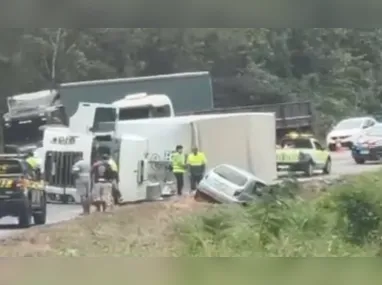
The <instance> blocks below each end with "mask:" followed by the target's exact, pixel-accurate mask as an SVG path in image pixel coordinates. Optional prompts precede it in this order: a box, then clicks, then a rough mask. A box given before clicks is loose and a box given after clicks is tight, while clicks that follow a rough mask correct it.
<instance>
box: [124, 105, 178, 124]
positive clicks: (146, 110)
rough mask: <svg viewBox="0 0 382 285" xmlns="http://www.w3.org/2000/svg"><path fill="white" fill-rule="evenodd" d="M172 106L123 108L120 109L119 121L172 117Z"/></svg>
mask: <svg viewBox="0 0 382 285" xmlns="http://www.w3.org/2000/svg"><path fill="white" fill-rule="evenodd" d="M170 110H171V109H170V106H167V105H166V106H161V107H135V108H121V109H119V120H120V121H127V120H138V119H147V118H163V117H170V116H171V111H170Z"/></svg>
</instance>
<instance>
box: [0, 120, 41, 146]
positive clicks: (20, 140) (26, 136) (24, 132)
mask: <svg viewBox="0 0 382 285" xmlns="http://www.w3.org/2000/svg"><path fill="white" fill-rule="evenodd" d="M42 125H45V121H43V120H42V118H38V119H32V120H23V121H20V120H12V121H11V122H7V123H5V125H4V143H5V144H16V145H21V144H26V143H36V142H38V141H40V140H42V135H43V133H42V131H41V130H39V128H40V127H41V126H42Z"/></svg>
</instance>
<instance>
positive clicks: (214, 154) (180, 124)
mask: <svg viewBox="0 0 382 285" xmlns="http://www.w3.org/2000/svg"><path fill="white" fill-rule="evenodd" d="M275 133H276V132H275V116H274V114H273V113H241V114H214V115H212V114H211V115H197V116H185V117H175V118H161V119H146V120H136V121H126V122H118V123H117V126H116V136H117V137H121V136H123V135H125V134H135V135H139V136H141V137H145V138H147V140H148V152H149V155H148V160H168V159H169V158H170V153H171V151H173V150H174V149H175V146H176V145H178V144H181V145H183V146H184V149H185V151H186V152H187V153H188V152H190V150H191V148H192V146H193V145H195V146H198V147H199V148H200V149H201V150H202V151H204V152H205V154H206V156H207V160H208V165H207V168H212V167H215V166H217V165H219V164H222V163H229V164H233V165H235V166H237V167H240V168H243V169H246V170H248V171H250V172H252V173H254V174H255V175H256V176H258V177H259V178H260V179H262V180H264V181H266V182H271V181H273V180H275V179H277V170H276V155H275V145H276V136H275ZM120 159H121V158H120ZM126 159H128V158H126ZM132 163H134V164H135V163H136V162H132Z"/></svg>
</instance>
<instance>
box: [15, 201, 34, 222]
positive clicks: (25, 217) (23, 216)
mask: <svg viewBox="0 0 382 285" xmlns="http://www.w3.org/2000/svg"><path fill="white" fill-rule="evenodd" d="M18 220H19V227H20V228H29V227H30V226H31V225H32V209H31V205H30V203H29V201H27V202H25V203H24V204H23V205H22V206H21V209H20V213H19V216H18Z"/></svg>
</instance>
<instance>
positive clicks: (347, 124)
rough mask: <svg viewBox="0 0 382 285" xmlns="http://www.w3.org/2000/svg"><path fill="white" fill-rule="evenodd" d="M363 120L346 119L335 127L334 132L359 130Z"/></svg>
mask: <svg viewBox="0 0 382 285" xmlns="http://www.w3.org/2000/svg"><path fill="white" fill-rule="evenodd" d="M363 121H364V120H363V119H348V120H343V121H341V122H339V123H338V124H337V126H335V128H334V129H335V130H348V129H355V128H360V127H361V125H362V122H363Z"/></svg>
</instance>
